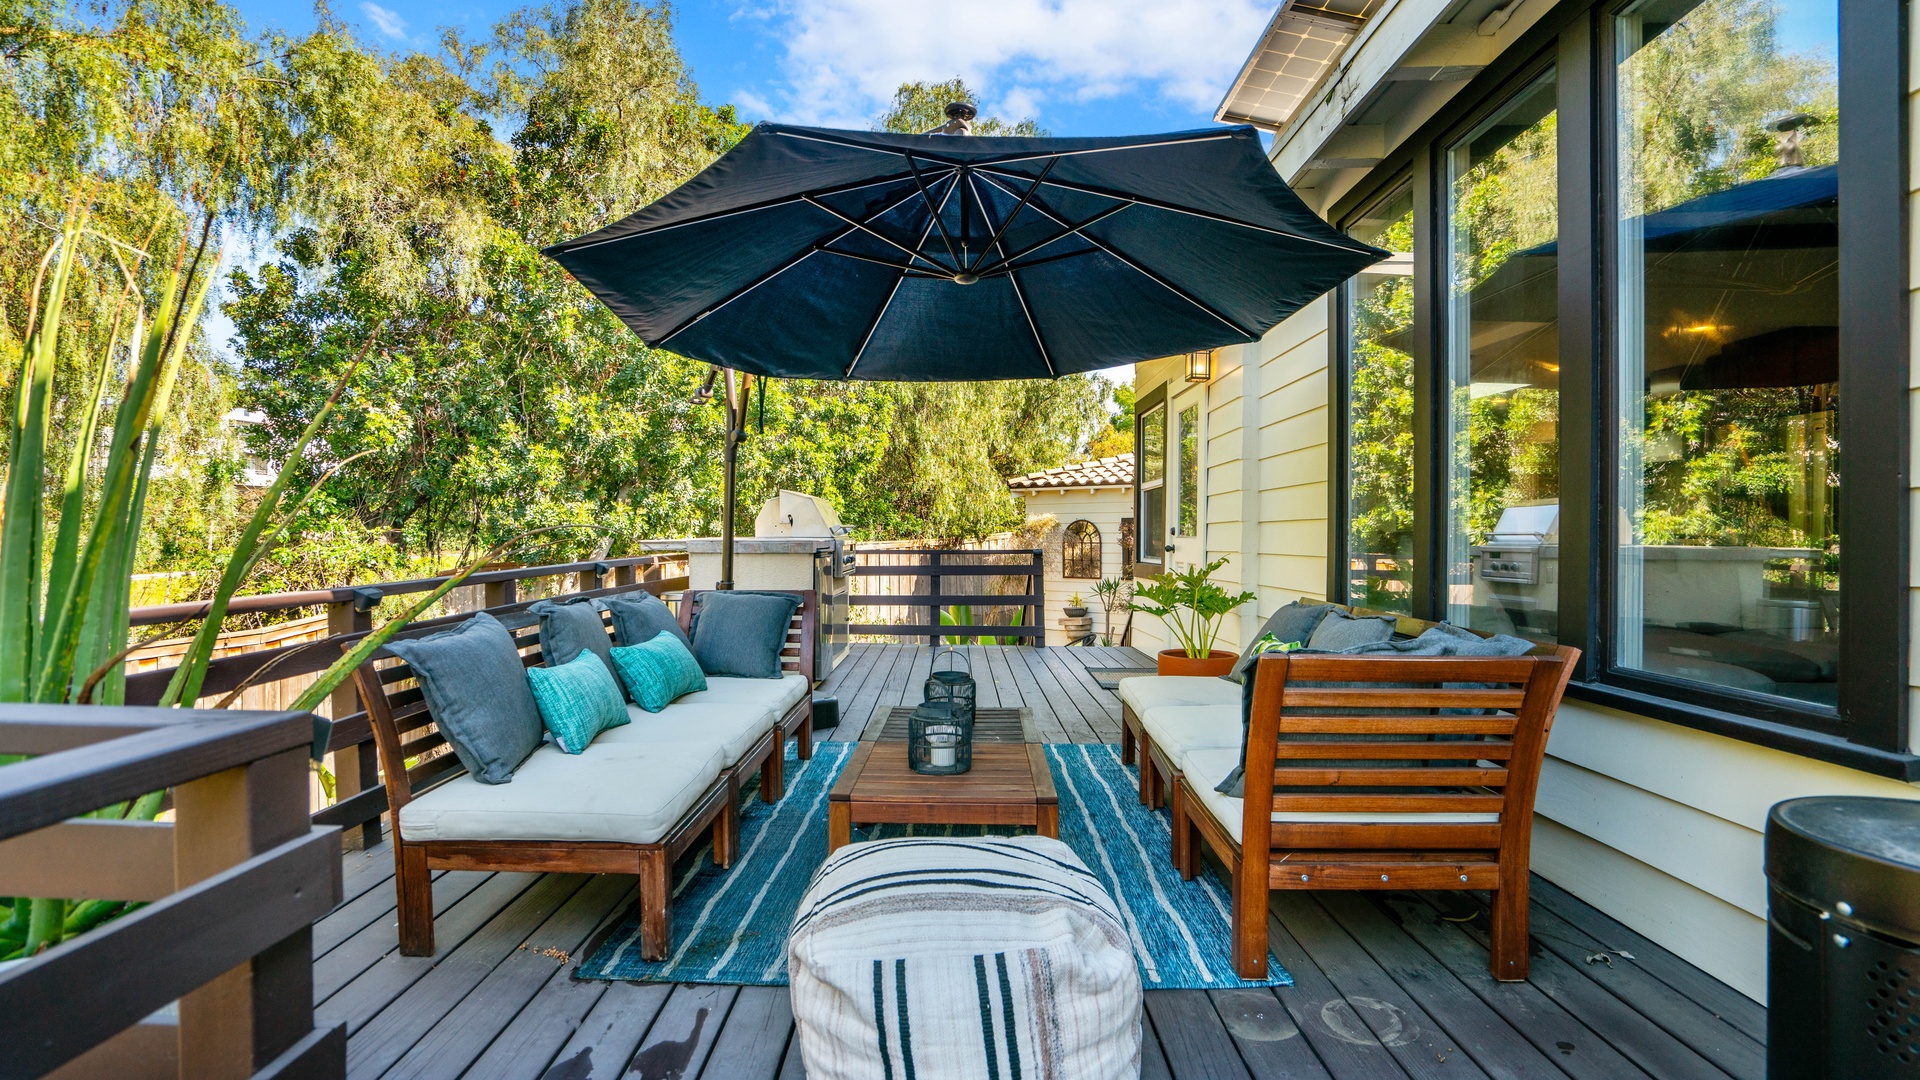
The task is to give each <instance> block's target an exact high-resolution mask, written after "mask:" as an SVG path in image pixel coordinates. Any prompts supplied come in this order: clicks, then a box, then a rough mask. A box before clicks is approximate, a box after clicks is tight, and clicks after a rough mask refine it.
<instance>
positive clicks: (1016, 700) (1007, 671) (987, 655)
mask: <svg viewBox="0 0 1920 1080" xmlns="http://www.w3.org/2000/svg"><path fill="white" fill-rule="evenodd" d="M980 655H981V656H982V657H983V658H984V659H985V660H986V664H987V672H988V674H989V675H991V676H992V678H993V692H994V694H996V695H997V696H998V697H999V698H1000V705H1001V707H1002V708H1022V709H1026V710H1027V712H1028V713H1029V714H1030V715H1037V713H1036V710H1035V708H1034V703H1033V702H1031V701H1028V700H1027V696H1026V695H1025V694H1023V693H1021V692H1020V684H1019V683H1017V682H1015V681H1014V680H1013V669H1012V668H1010V667H1008V666H1007V650H1006V649H1004V648H1001V647H999V646H992V647H989V648H984V649H982V650H980Z"/></svg>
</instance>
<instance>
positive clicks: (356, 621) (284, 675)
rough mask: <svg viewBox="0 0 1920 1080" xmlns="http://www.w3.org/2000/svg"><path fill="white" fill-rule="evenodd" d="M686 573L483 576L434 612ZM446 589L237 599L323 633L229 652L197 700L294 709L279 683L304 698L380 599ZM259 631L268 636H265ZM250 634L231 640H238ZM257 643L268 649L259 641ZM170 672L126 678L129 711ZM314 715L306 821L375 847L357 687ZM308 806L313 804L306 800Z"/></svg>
mask: <svg viewBox="0 0 1920 1080" xmlns="http://www.w3.org/2000/svg"><path fill="white" fill-rule="evenodd" d="M686 574H687V570H686V556H685V555H683V554H657V555H642V556H637V557H634V558H625V559H602V560H600V561H597V562H580V563H562V564H556V565H550V566H523V567H513V568H509V569H501V570H488V571H484V572H482V573H478V574H475V575H473V576H472V577H470V578H468V579H467V581H468V584H466V585H463V586H462V587H461V588H460V589H457V590H455V591H454V592H455V593H456V594H462V595H458V596H456V595H453V594H450V595H449V598H448V600H446V601H443V602H442V603H441V604H440V605H438V607H437V609H436V610H445V611H447V612H448V614H446V615H443V616H441V618H442V619H449V620H451V619H455V618H458V617H459V616H460V614H461V613H464V612H469V611H472V610H475V608H476V607H480V608H484V609H485V610H488V611H492V612H495V613H496V614H505V613H509V612H517V611H520V610H523V609H524V608H526V607H527V605H529V604H531V603H533V602H534V601H535V600H537V599H541V598H544V597H547V596H556V595H563V594H572V595H585V596H610V595H614V594H617V593H622V592H632V591H635V590H640V589H644V590H646V591H648V592H651V593H653V594H655V595H656V596H657V595H660V594H662V593H666V592H678V591H679V590H682V589H685V588H686V587H687V576H686ZM445 581H446V578H444V577H437V578H417V579H414V580H411V581H394V582H382V583H379V584H373V585H354V586H342V587H340V588H335V589H318V590H314V591H311V592H298V593H271V594H267V595H262V596H237V597H234V599H233V602H232V604H231V605H229V607H228V610H229V612H231V613H233V614H247V613H284V612H290V611H300V610H305V609H311V608H320V609H321V612H320V614H319V615H317V616H314V618H318V619H324V620H325V624H324V630H325V633H324V634H322V635H320V636H317V637H310V638H308V639H307V640H304V641H297V642H291V643H282V644H277V645H273V646H270V647H261V648H258V649H254V650H252V651H235V652H233V653H231V654H229V655H225V656H221V657H219V658H217V659H215V660H214V661H213V662H212V663H211V664H209V665H208V667H207V678H206V681H205V683H204V684H203V685H202V687H201V695H202V696H201V698H200V701H201V702H202V703H212V702H217V701H219V700H221V699H223V698H225V697H226V696H227V695H228V694H230V693H232V692H233V691H234V690H236V689H241V690H242V698H243V699H244V697H245V695H246V694H250V693H258V694H259V695H260V696H261V697H262V698H266V697H269V696H272V695H276V694H277V695H284V697H285V698H286V700H292V698H293V696H294V695H296V694H297V693H298V692H299V691H298V690H293V691H291V692H288V691H286V690H283V689H277V688H275V686H276V684H280V685H282V686H285V685H297V686H299V687H300V688H302V689H304V688H305V686H306V685H308V684H311V683H312V682H313V680H314V678H315V676H316V675H317V674H318V673H319V672H321V671H324V670H325V669H326V668H327V667H328V666H330V665H331V664H332V663H333V662H334V661H335V660H338V659H339V658H340V654H341V651H342V646H344V645H347V644H350V643H352V642H354V641H356V640H358V639H359V638H360V637H362V636H364V635H365V634H367V633H368V632H370V631H372V630H373V628H374V625H375V617H376V615H377V614H378V612H379V608H380V604H381V602H382V601H383V600H384V599H386V598H387V597H392V596H404V595H407V594H418V593H423V592H430V591H432V590H434V589H436V588H438V587H439V586H440V585H441V584H442V583H444V582H445ZM523 593H524V594H530V595H523ZM205 614H206V604H205V603H204V602H197V601H196V602H194V603H187V604H166V605H160V606H155V607H145V608H135V609H134V610H133V612H132V623H133V625H134V626H158V625H167V624H170V623H179V622H184V621H190V620H193V619H196V618H199V617H201V616H203V615H205ZM438 621H440V620H439V619H427V620H421V621H417V622H416V623H415V625H432V624H434V623H436V622H438ZM266 629H267V630H272V627H268V628H266ZM251 633H253V632H252V631H238V632H236V636H244V635H247V634H251ZM222 636H223V637H225V636H226V635H222ZM260 644H262V645H265V639H264V638H263V639H262V641H261V642H260ZM175 655H176V656H177V655H178V654H177V653H176V654H175ZM173 671H174V668H173V666H171V665H169V666H156V667H153V668H151V669H149V670H144V671H129V672H128V675H127V703H128V704H129V705H152V704H154V703H156V702H158V701H159V700H160V695H161V694H162V693H163V692H164V691H165V690H166V685H167V681H168V680H169V679H170V678H172V676H173ZM243 688H244V689H243ZM314 712H315V713H316V714H317V715H319V716H321V717H323V718H325V719H327V720H329V721H331V722H332V723H331V729H330V734H329V735H328V740H327V744H326V748H325V749H326V752H327V762H326V764H327V767H328V769H329V770H330V772H331V775H332V777H333V788H334V790H333V794H332V798H331V800H330V803H329V805H325V806H323V807H321V808H320V809H319V810H318V811H317V812H315V813H314V815H313V820H314V821H315V822H317V823H321V824H328V825H338V826H340V827H342V828H345V829H348V830H350V831H349V833H348V837H347V843H348V845H349V846H353V847H358V846H361V845H362V844H371V843H374V842H376V841H378V840H379V838H380V815H381V814H382V813H385V812H386V809H387V793H386V789H385V788H384V787H382V786H381V783H380V775H379V767H378V765H377V763H376V761H375V757H376V755H375V754H374V749H373V732H372V729H371V728H369V727H368V725H367V718H366V711H365V709H364V708H363V707H362V705H361V704H360V694H359V691H358V690H357V689H356V688H355V686H354V681H353V680H352V679H348V680H347V681H346V682H344V683H342V684H341V686H340V688H339V689H337V690H335V691H334V692H333V695H332V696H331V697H330V698H329V699H328V700H327V701H326V702H324V703H322V705H321V706H320V707H319V708H317V709H315V710H314ZM309 783H310V782H309ZM309 783H303V784H302V791H303V793H308V792H311V790H312V789H311V787H310V786H309ZM305 797H306V798H309V799H311V798H312V796H311V794H307V795H305Z"/></svg>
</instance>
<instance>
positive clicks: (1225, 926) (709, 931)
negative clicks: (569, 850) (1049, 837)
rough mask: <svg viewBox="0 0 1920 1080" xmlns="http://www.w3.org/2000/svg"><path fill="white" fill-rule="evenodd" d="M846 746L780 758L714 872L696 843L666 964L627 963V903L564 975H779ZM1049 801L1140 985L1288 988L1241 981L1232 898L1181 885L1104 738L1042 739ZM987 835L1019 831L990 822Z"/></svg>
mask: <svg viewBox="0 0 1920 1080" xmlns="http://www.w3.org/2000/svg"><path fill="white" fill-rule="evenodd" d="M855 745H856V744H854V743H848V742H820V743H815V744H814V752H813V760H811V761H807V762H801V761H799V760H798V759H797V758H795V757H794V756H793V755H792V754H791V753H789V754H788V758H787V762H788V764H787V793H786V797H785V798H783V799H781V800H780V801H779V802H778V803H776V804H774V805H772V806H768V805H767V804H765V803H763V802H760V801H759V799H757V798H755V799H753V800H752V801H751V802H748V803H747V804H746V807H745V809H744V810H743V812H742V814H741V822H740V847H741V853H742V854H741V858H740V860H739V861H737V862H736V863H735V864H734V866H733V869H732V870H730V871H724V870H720V869H718V868H716V867H715V866H714V865H713V862H712V860H711V859H710V858H708V852H706V851H704V850H703V851H701V852H700V853H699V854H697V855H696V856H694V857H693V858H692V860H691V861H690V863H689V862H683V863H682V865H681V867H680V868H679V877H678V879H677V880H676V881H675V882H674V894H673V896H674V899H673V949H672V951H671V952H670V953H669V954H668V956H667V959H666V960H664V961H661V962H657V963H656V962H651V961H646V960H642V959H641V958H640V920H639V913H638V912H637V911H629V912H628V913H627V914H626V915H625V916H624V917H623V918H622V919H621V921H620V923H619V925H618V926H616V927H615V928H614V931H613V933H612V934H611V935H610V936H609V937H608V938H607V939H606V941H605V942H603V943H602V944H601V946H600V947H599V948H598V949H596V950H595V951H594V953H593V955H591V956H589V957H588V958H587V960H586V962H585V963H583V964H581V965H580V967H579V968H578V970H576V971H575V973H574V977H575V978H581V979H632V980H641V981H648V982H682V983H728V984H736V985H743V986H785V985H786V984H787V949H786V945H787V927H788V925H789V924H790V923H792V921H793V913H794V910H795V909H796V908H798V907H799V905H800V897H801V894H803V893H805V892H806V889H807V884H808V882H809V881H810V880H811V879H812V877H813V872H814V870H816V869H817V868H819V866H820V864H821V863H822V862H823V861H825V859H826V857H827V792H828V791H829V790H830V789H831V788H832V787H833V781H834V779H835V777H837V776H838V775H839V774H840V769H841V768H842V767H843V766H844V765H846V763H847V759H848V758H849V757H850V756H851V755H852V754H853V750H854V746H855ZM1047 755H1048V760H1049V762H1050V763H1051V764H1052V766H1053V780H1054V787H1055V789H1056V790H1057V791H1058V793H1059V796H1060V839H1062V840H1064V841H1066V843H1067V845H1068V846H1069V847H1071V848H1073V850H1074V851H1075V853H1077V854H1078V855H1079V856H1080V858H1081V860H1082V861H1084V862H1085V863H1086V864H1087V866H1088V867H1089V868H1091V869H1092V870H1093V872H1094V874H1095V875H1097V876H1098V877H1099V878H1100V880H1101V882H1102V883H1103V884H1104V885H1105V886H1106V887H1107V891H1108V892H1110V893H1112V894H1113V896H1114V899H1115V900H1117V901H1118V902H1119V907H1120V913H1121V916H1122V917H1123V918H1124V919H1125V920H1126V923H1127V930H1128V932H1129V933H1131V934H1132V936H1133V949H1134V959H1135V960H1137V961H1138V962H1139V964H1140V981H1141V985H1143V986H1144V987H1145V988H1146V989H1148V990H1193V989H1217V988H1224V987H1236V986H1291V985H1293V977H1292V976H1290V975H1288V974H1287V972H1286V969H1285V968H1282V967H1281V966H1280V964H1279V962H1278V961H1277V960H1274V959H1272V958H1271V957H1269V958H1268V960H1267V970H1268V971H1269V972H1271V973H1272V975H1273V977H1272V978H1270V979H1267V980H1265V981H1261V982H1248V981H1246V980H1244V979H1241V978H1239V977H1238V976H1236V975H1234V973H1233V967H1232V964H1231V961H1230V960H1229V955H1230V954H1229V944H1230V942H1229V925H1230V912H1231V902H1230V900H1229V898H1228V896H1227V890H1226V888H1225V887H1224V886H1222V885H1221V884H1220V882H1219V880H1218V879H1217V878H1215V877H1214V876H1213V875H1212V874H1210V873H1202V874H1200V875H1199V876H1197V877H1196V878H1195V879H1194V880H1192V881H1182V880H1180V875H1179V874H1178V873H1177V872H1175V871H1174V869H1173V865H1172V863H1171V861H1170V860H1169V859H1168V857H1167V852H1168V845H1169V844H1170V843H1171V839H1172V835H1171V830H1170V828H1169V824H1170V822H1169V818H1168V816H1167V813H1166V811H1164V810H1161V811H1159V812H1154V811H1150V810H1148V809H1146V808H1145V807H1143V806H1141V805H1140V800H1139V797H1138V794H1137V793H1138V792H1139V790H1140V782H1139V775H1138V773H1136V772H1135V771H1134V770H1133V769H1132V768H1129V767H1127V766H1125V765H1122V764H1120V753H1119V748H1118V747H1116V746H1113V745H1111V744H1101V743H1095V744H1056V745H1051V746H1048V747H1047ZM982 831H983V830H981V829H979V828H977V827H968V826H927V825H915V826H903V825H884V826H878V827H875V828H870V829H856V830H855V831H854V839H856V840H874V839H883V838H888V837H895V836H978V835H980V834H981V832H982ZM987 831H992V832H994V833H996V834H1011V833H1019V832H1025V831H1030V830H1024V829H1019V828H1012V829H992V830H987Z"/></svg>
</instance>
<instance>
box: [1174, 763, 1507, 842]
mask: <svg viewBox="0 0 1920 1080" xmlns="http://www.w3.org/2000/svg"><path fill="white" fill-rule="evenodd" d="M1238 764H1240V749H1239V747H1238V746H1235V747H1232V748H1230V749H1223V750H1194V751H1191V752H1189V753H1188V754H1187V760H1186V764H1185V765H1184V766H1183V767H1182V768H1181V770H1180V771H1181V772H1182V773H1184V774H1185V775H1186V780H1187V786H1188V787H1189V788H1191V789H1192V791H1193V793H1194V795H1195V797H1197V798H1198V799H1199V800H1200V803H1201V805H1203V806H1205V807H1206V808H1207V812H1208V813H1210V814H1212V815H1213V819H1214V820H1215V821H1217V822H1219V823H1220V824H1221V826H1222V827H1224V828H1225V829H1226V830H1227V835H1228V836H1231V837H1233V842H1234V843H1236V844H1237V843H1239V842H1240V826H1241V823H1242V819H1243V818H1244V816H1245V815H1246V804H1245V803H1244V802H1242V801H1241V800H1239V799H1236V798H1234V797H1233V796H1231V795H1222V794H1220V793H1219V792H1217V791H1215V790H1213V789H1214V787H1215V786H1216V785H1218V784H1219V783H1220V781H1222V780H1225V779H1226V778H1227V774H1228V773H1230V772H1232V771H1233V767H1234V766H1235V765H1238ZM1273 820H1275V821H1284V822H1290V823H1294V824H1302V825H1304V824H1320V825H1390V824H1391V825H1406V824H1412V825H1491V824H1493V823H1494V822H1497V821H1499V820H1500V815H1499V814H1446V813H1435V814H1345V813H1335V812H1332V811H1325V810H1314V811H1277V810H1276V811H1275V812H1274V814H1273Z"/></svg>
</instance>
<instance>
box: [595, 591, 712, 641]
mask: <svg viewBox="0 0 1920 1080" xmlns="http://www.w3.org/2000/svg"><path fill="white" fill-rule="evenodd" d="M602 603H604V604H605V605H606V608H607V614H609V615H611V616H613V639H614V641H615V643H617V644H620V645H638V644H640V643H641V642H643V641H651V640H653V636H654V635H655V634H672V635H673V636H674V637H677V638H679V639H680V644H682V645H685V646H687V648H688V649H689V650H691V649H692V648H693V642H692V641H691V640H689V639H688V638H687V632H686V631H685V630H682V629H680V620H679V619H676V618H674V617H673V609H672V608H670V607H668V606H667V605H666V601H664V600H661V599H660V598H659V597H657V596H655V595H653V594H652V593H645V592H642V593H629V594H627V595H625V596H609V597H608V598H607V599H606V600H604V601H602Z"/></svg>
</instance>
